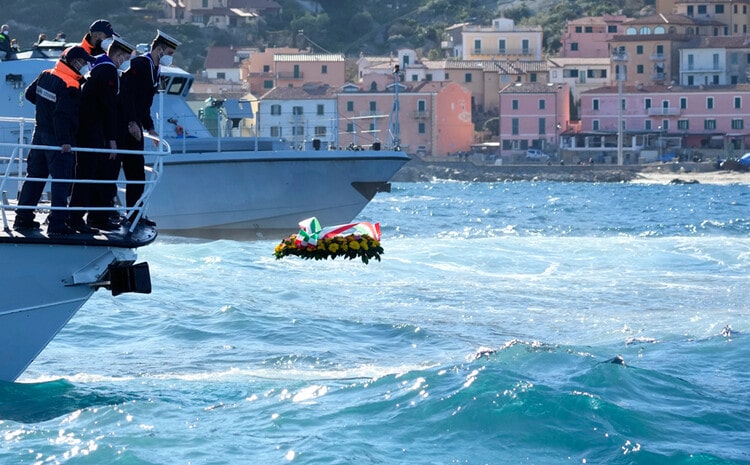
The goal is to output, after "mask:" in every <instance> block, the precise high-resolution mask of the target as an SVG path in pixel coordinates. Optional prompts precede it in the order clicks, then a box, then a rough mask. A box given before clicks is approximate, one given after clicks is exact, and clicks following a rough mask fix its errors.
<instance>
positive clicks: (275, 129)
mask: <svg viewBox="0 0 750 465" xmlns="http://www.w3.org/2000/svg"><path fill="white" fill-rule="evenodd" d="M271 137H281V127H280V126H271Z"/></svg>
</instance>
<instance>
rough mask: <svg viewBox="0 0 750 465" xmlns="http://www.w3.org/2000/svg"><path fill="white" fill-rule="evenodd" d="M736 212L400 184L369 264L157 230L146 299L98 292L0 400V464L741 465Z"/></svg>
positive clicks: (749, 194) (745, 274) (724, 192)
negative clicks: (281, 253)
mask: <svg viewBox="0 0 750 465" xmlns="http://www.w3.org/2000/svg"><path fill="white" fill-rule="evenodd" d="M749 206H750V188H748V187H747V186H711V185H675V186H649V185H629V184H573V183H530V182H516V183H499V184H471V183H457V182H441V183H420V184H395V185H394V188H393V191H392V192H391V193H388V194H378V196H377V197H376V199H375V200H374V201H373V202H372V203H371V204H370V205H369V206H368V207H367V208H366V209H365V211H363V212H362V214H361V215H360V218H359V219H360V220H363V221H364V220H366V221H379V222H380V223H381V226H382V230H383V247H384V248H385V255H384V256H383V261H382V262H372V263H370V264H369V265H364V264H362V263H359V262H350V261H341V260H335V261H322V262H320V261H305V260H300V259H295V258H285V259H283V260H276V259H275V258H274V257H273V255H272V252H273V248H274V246H275V245H276V243H277V242H278V240H279V239H280V238H269V239H268V240H260V241H252V242H236V241H210V242H208V241H199V240H194V239H183V238H178V237H168V236H161V237H160V238H159V239H158V240H157V242H156V243H155V244H153V245H151V246H149V247H147V248H144V249H142V250H141V251H140V257H141V259H143V260H146V261H148V262H149V264H150V266H151V273H152V281H153V287H154V292H153V293H152V294H150V295H125V296H119V297H116V298H113V297H111V296H109V295H107V294H106V293H104V292H99V293H97V294H96V295H95V296H94V297H93V298H92V299H91V300H90V301H89V302H88V303H87V304H86V305H85V306H84V307H83V309H82V310H81V311H80V312H79V313H78V314H77V315H76V317H75V318H74V319H73V320H72V321H71V322H70V324H69V325H68V326H67V327H66V328H65V330H64V331H63V332H62V333H61V334H60V335H59V336H58V337H57V338H56V339H55V340H54V341H53V342H52V344H50V346H49V347H48V348H47V349H46V350H45V351H44V352H43V353H42V355H41V356H40V357H39V358H38V359H37V361H36V362H35V363H34V364H32V366H31V367H30V368H29V370H28V371H27V372H26V373H25V374H24V376H23V377H22V378H21V379H20V380H19V381H21V383H16V384H7V383H6V384H0V434H2V438H3V440H2V446H0V463H2V464H33V463H39V464H47V463H65V464H108V463H116V464H250V463H257V464H283V463H290V464H295V463H296V464H353V463H358V464H359V463H372V464H392V463H399V464H400V463H404V464H416V463H419V464H434V463H441V464H442V463H446V464H452V463H455V464H563V463H566V464H567V463H574V464H583V463H586V464H604V463H606V464H612V463H615V464H619V463H621V464H706V463H710V464H741V463H750V367H749V366H748V361H750V343H749V339H748V337H749V336H748V334H750V291H749V290H748V289H749V287H750V220H748V213H750V209H749ZM291 232H294V231H290V233H291ZM618 357H619V358H618ZM620 360H621V361H622V362H621V363H616V362H618V361H620Z"/></svg>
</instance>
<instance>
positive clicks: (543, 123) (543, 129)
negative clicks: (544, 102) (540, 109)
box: [539, 118, 547, 136]
mask: <svg viewBox="0 0 750 465" xmlns="http://www.w3.org/2000/svg"><path fill="white" fill-rule="evenodd" d="M545 134H547V118H539V135H540V136H543V135H545Z"/></svg>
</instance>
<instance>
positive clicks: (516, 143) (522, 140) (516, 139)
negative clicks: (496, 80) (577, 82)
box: [499, 82, 570, 161]
mask: <svg viewBox="0 0 750 465" xmlns="http://www.w3.org/2000/svg"><path fill="white" fill-rule="evenodd" d="M499 105H500V156H502V157H505V158H506V159H509V160H508V161H518V160H519V159H520V158H523V157H524V156H525V154H526V150H528V149H530V148H537V149H541V150H542V151H544V152H547V153H549V154H555V153H557V152H558V147H559V145H560V144H559V141H560V134H561V133H562V132H564V131H566V130H567V129H568V125H569V122H570V88H569V86H568V84H566V83H559V84H552V83H549V84H539V83H522V82H518V83H514V84H510V85H508V86H506V87H505V88H503V89H501V90H500V104H499Z"/></svg>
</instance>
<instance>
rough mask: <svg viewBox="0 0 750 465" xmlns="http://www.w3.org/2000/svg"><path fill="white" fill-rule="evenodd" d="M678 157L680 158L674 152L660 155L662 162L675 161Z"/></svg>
mask: <svg viewBox="0 0 750 465" xmlns="http://www.w3.org/2000/svg"><path fill="white" fill-rule="evenodd" d="M677 159H679V156H678V155H677V154H676V153H674V152H667V153H662V154H661V155H659V161H660V162H662V163H669V162H670V161H675V160H677Z"/></svg>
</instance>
